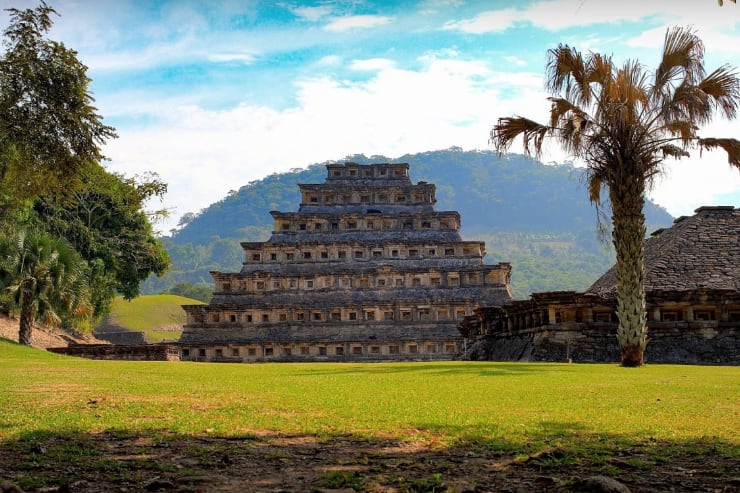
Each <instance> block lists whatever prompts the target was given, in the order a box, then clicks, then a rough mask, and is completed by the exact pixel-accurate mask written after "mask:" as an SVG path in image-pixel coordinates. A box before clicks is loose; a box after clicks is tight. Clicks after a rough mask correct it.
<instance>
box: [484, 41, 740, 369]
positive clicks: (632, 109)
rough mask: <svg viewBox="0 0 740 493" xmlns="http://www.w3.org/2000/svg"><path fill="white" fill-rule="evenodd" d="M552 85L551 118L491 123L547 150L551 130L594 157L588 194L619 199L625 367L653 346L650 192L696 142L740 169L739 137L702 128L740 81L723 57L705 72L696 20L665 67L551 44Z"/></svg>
mask: <svg viewBox="0 0 740 493" xmlns="http://www.w3.org/2000/svg"><path fill="white" fill-rule="evenodd" d="M546 78H547V82H546V85H547V90H548V92H549V93H550V94H552V95H553V97H550V98H548V99H549V101H551V103H552V104H551V109H550V121H549V122H548V123H547V124H540V123H537V122H535V121H532V120H529V119H527V118H523V117H520V116H515V117H504V118H500V119H499V120H498V121H497V123H496V125H495V126H494V127H493V129H492V130H491V142H492V143H493V145H494V146H495V148H496V149H497V150H498V151H499V152H504V151H505V150H507V149H508V148H509V147H510V146H511V144H512V142H513V141H514V139H516V138H517V137H522V140H523V145H524V150H525V152H526V153H527V154H535V155H540V153H541V151H542V144H543V142H544V139H545V137H553V138H554V139H555V140H556V142H557V143H558V144H559V145H560V146H561V147H562V148H563V149H564V150H565V151H566V152H568V153H569V154H571V155H572V156H574V157H576V158H580V159H583V160H584V161H585V163H586V177H587V181H588V194H589V199H590V200H591V202H592V203H594V204H596V205H597V206H598V205H599V204H600V203H601V193H602V187H604V188H605V189H606V190H608V197H609V201H610V203H611V207H612V226H613V228H612V242H613V244H614V248H615V252H616V272H617V315H618V318H619V327H618V329H617V338H618V340H619V345H620V350H621V360H622V365H623V366H640V365H642V364H643V353H644V351H645V347H646V345H647V320H646V313H645V285H644V250H643V241H644V238H645V217H644V215H643V205H644V202H645V192H646V190H649V188H650V187H651V186H652V183H653V179H654V178H655V177H656V176H657V175H658V174H659V173H661V171H662V168H661V165H662V163H663V161H664V160H665V159H666V158H668V157H674V158H681V157H683V156H688V152H687V151H688V150H689V149H695V148H698V149H700V150H704V149H715V148H722V149H724V150H725V151H726V152H727V154H728V161H729V163H730V165H731V166H733V167H737V168H740V141H738V140H736V139H731V138H701V137H700V136H699V135H698V131H699V130H698V128H699V127H700V126H701V125H703V124H706V123H707V122H709V121H711V120H712V119H713V117H714V115H715V113H720V114H722V115H724V116H725V117H727V118H728V119H734V118H735V117H736V114H737V109H738V105H739V104H740V81H739V80H738V76H737V72H736V70H735V69H734V68H733V67H729V66H727V65H723V66H721V67H719V68H718V69H716V70H714V71H713V72H712V73H710V74H709V75H706V73H705V69H704V46H703V43H702V41H701V40H700V39H699V37H698V36H697V35H696V34H695V33H694V32H693V31H692V30H690V29H686V28H681V27H674V28H670V29H668V30H667V32H666V35H665V42H664V46H663V53H662V57H661V60H660V63H659V65H658V67H657V68H656V69H655V71H654V72H652V73H651V72H648V71H647V70H646V69H645V68H644V67H643V66H642V65H640V64H639V63H638V62H637V61H633V60H627V61H626V62H624V64H622V66H621V67H620V66H617V65H615V64H614V63H613V61H612V59H611V57H609V56H604V55H601V54H598V53H588V54H585V55H584V54H582V53H580V52H579V51H577V50H576V49H575V48H572V47H570V46H568V45H563V44H561V45H559V46H558V47H557V48H554V49H551V50H549V51H548V62H547V68H546Z"/></svg>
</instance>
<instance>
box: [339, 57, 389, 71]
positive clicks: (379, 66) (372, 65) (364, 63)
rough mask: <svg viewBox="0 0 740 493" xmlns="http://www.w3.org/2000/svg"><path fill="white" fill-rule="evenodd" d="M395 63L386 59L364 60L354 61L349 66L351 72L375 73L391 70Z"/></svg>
mask: <svg viewBox="0 0 740 493" xmlns="http://www.w3.org/2000/svg"><path fill="white" fill-rule="evenodd" d="M394 66H395V63H394V62H393V60H388V59H387V58H368V59H365V60H354V61H353V62H352V64H351V65H350V68H351V69H352V70H362V71H365V70H366V71H376V70H383V69H388V68H393V67H394Z"/></svg>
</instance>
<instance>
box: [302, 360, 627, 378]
mask: <svg viewBox="0 0 740 493" xmlns="http://www.w3.org/2000/svg"><path fill="white" fill-rule="evenodd" d="M317 366H318V365H316V366H312V367H311V368H310V370H306V372H305V374H306V375H347V374H352V373H358V374H363V375H366V374H373V373H375V374H395V373H415V374H419V373H428V374H444V373H454V374H455V375H474V376H482V377H489V376H490V377H493V376H507V375H522V374H527V373H529V374H540V373H553V372H556V371H562V372H568V371H577V370H576V369H575V367H574V366H573V365H571V364H567V363H541V364H538V363H530V362H526V363H519V362H515V363H509V362H493V363H492V362H490V361H486V362H481V363H476V362H473V363H471V362H470V361H464V362H438V361H429V362H413V363H408V364H404V363H388V364H386V363H367V364H366V363H361V364H360V366H358V364H357V363H356V362H347V364H346V366H345V365H343V364H341V363H338V364H332V365H327V366H326V368H321V367H317ZM614 366H616V363H615V365H614Z"/></svg>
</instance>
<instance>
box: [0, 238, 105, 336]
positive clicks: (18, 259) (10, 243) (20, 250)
mask: <svg viewBox="0 0 740 493" xmlns="http://www.w3.org/2000/svg"><path fill="white" fill-rule="evenodd" d="M84 267H85V263H84V261H83V260H82V259H81V258H80V256H79V255H78V254H77V252H75V251H74V250H73V249H72V248H71V247H70V246H69V245H68V244H67V243H66V242H65V241H63V240H56V239H54V238H52V237H50V236H48V235H47V234H44V233H39V232H26V231H22V232H19V233H16V234H13V235H10V236H5V237H4V238H3V240H2V242H0V286H1V287H2V288H3V289H4V291H6V293H7V294H9V295H10V296H9V297H8V298H7V300H8V301H9V302H10V304H11V308H14V309H18V310H19V311H20V317H19V318H20V326H19V331H18V342H20V343H21V344H25V345H30V344H31V333H32V330H33V324H34V321H35V320H36V319H40V320H41V321H42V322H43V323H44V324H46V325H51V326H57V325H59V324H60V323H61V322H62V317H65V318H67V319H75V318H84V317H85V316H87V315H88V314H89V311H90V310H89V303H87V299H88V297H87V291H86V288H87V282H86V276H85V270H84Z"/></svg>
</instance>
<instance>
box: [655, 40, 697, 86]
mask: <svg viewBox="0 0 740 493" xmlns="http://www.w3.org/2000/svg"><path fill="white" fill-rule="evenodd" d="M677 78H681V79H685V80H687V81H688V82H689V83H691V84H696V83H697V82H698V81H700V80H701V79H703V78H704V43H702V41H701V39H699V37H698V36H697V35H696V33H695V32H694V31H693V30H691V29H689V28H685V27H681V26H676V27H672V28H669V29H668V30H667V31H666V34H665V40H664V43H663V55H662V57H661V61H660V64H659V65H658V68H657V69H656V71H655V80H654V83H653V90H654V95H656V96H657V95H660V94H663V95H664V94H667V93H668V92H670V86H672V83H673V82H674V81H675V80H676V79H677Z"/></svg>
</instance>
